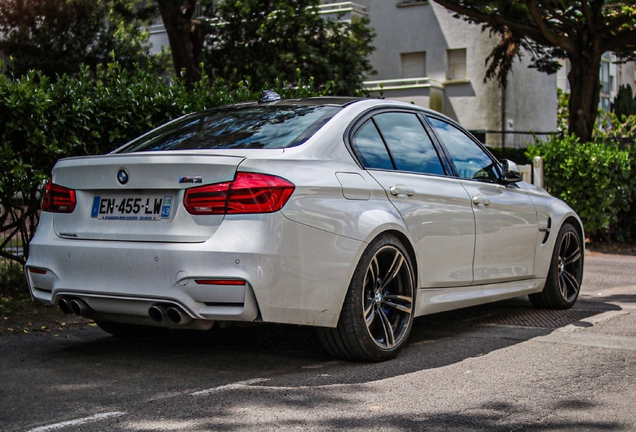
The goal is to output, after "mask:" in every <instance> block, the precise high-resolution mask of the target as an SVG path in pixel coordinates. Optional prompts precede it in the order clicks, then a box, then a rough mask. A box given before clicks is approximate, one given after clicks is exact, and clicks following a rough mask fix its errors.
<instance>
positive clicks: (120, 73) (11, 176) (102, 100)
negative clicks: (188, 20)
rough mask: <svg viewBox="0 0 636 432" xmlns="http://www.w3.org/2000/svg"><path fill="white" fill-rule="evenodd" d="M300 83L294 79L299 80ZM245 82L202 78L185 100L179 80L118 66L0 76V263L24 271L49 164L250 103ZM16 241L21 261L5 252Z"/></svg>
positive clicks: (284, 87) (296, 90) (301, 91)
mask: <svg viewBox="0 0 636 432" xmlns="http://www.w3.org/2000/svg"><path fill="white" fill-rule="evenodd" d="M299 81H300V79H299ZM313 86H314V83H313V81H312V80H311V79H310V80H308V81H307V85H302V84H300V83H298V84H297V85H290V84H288V83H287V82H282V81H276V82H275V86H274V88H273V89H274V90H276V91H278V92H280V93H281V95H283V96H284V97H306V96H316V95H317V93H316V92H315V91H313V90H312V87H313ZM251 88H252V87H251V86H249V85H248V83H245V82H239V83H237V84H236V85H234V86H232V89H229V88H228V86H227V85H226V83H225V82H224V81H222V80H215V81H212V80H210V79H209V77H208V76H207V75H205V73H204V74H203V78H202V79H201V81H199V82H198V83H196V85H195V87H194V89H193V91H191V92H188V91H187V90H186V86H185V84H184V83H183V81H181V80H175V81H174V82H173V83H172V85H170V86H168V85H165V84H164V83H163V82H162V80H161V78H158V77H157V76H156V75H154V74H153V73H151V72H148V71H145V70H144V69H142V68H138V69H136V70H135V71H128V70H126V69H124V68H123V67H122V66H121V65H119V64H117V63H111V64H109V65H107V66H106V67H105V68H103V69H98V70H97V79H94V78H93V77H92V75H91V74H90V73H89V70H88V69H87V68H84V69H82V70H81V71H80V72H79V74H78V75H77V77H69V76H68V75H62V76H61V77H59V79H58V80H57V81H55V82H52V81H50V80H49V79H48V78H47V77H46V76H43V75H41V74H39V73H36V72H29V73H28V74H26V75H25V76H23V77H20V78H18V79H15V80H10V79H8V78H7V77H6V76H4V75H0V159H1V160H2V161H3V162H2V168H3V169H2V171H1V172H0V206H1V207H2V209H1V211H0V224H1V226H2V234H1V235H0V257H4V258H6V259H9V260H13V261H16V262H18V263H21V264H24V262H25V259H26V256H28V243H29V240H30V239H31V237H32V234H33V233H34V232H35V227H36V226H37V223H38V220H39V218H38V209H39V193H40V188H41V186H42V184H43V182H44V181H45V180H46V179H47V178H48V177H49V176H50V173H51V169H52V168H53V165H54V164H55V162H56V161H57V160H58V159H59V158H62V157H67V156H77V155H86V154H101V153H107V152H110V151H112V150H113V149H115V148H117V147H119V146H120V145H122V144H124V143H125V142H127V141H129V140H130V139H132V138H135V137H137V136H139V135H141V134H142V133H144V132H147V131H148V130H150V129H152V128H154V127H156V126H158V125H160V124H162V123H165V122H167V121H169V120H171V119H173V118H175V117H178V116H181V115H183V114H186V113H189V112H194V111H200V110H204V109H207V108H212V107H215V106H219V105H226V104H231V103H238V102H245V101H250V100H251V101H254V100H257V99H258V97H259V96H260V92H254V91H253V90H251ZM15 238H18V239H19V240H20V243H21V244H22V245H23V248H24V256H21V255H20V254H18V253H15V252H11V251H7V250H5V249H4V246H5V245H6V244H8V243H9V242H10V241H12V240H14V239H15Z"/></svg>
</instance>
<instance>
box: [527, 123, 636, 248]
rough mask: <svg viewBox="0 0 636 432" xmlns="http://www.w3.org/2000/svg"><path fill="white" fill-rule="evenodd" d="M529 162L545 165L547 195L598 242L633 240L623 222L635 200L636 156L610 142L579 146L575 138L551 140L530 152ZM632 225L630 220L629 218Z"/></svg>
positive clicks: (579, 143)
mask: <svg viewBox="0 0 636 432" xmlns="http://www.w3.org/2000/svg"><path fill="white" fill-rule="evenodd" d="M527 154H528V156H529V157H531V158H532V157H534V156H541V157H543V159H544V169H545V172H544V180H545V184H546V185H547V189H548V191H549V192H550V193H551V194H552V195H554V196H556V197H559V198H561V199H562V200H564V201H565V202H567V203H568V204H569V205H570V206H571V207H572V208H573V209H574V210H575V211H576V212H577V213H578V214H579V216H580V217H581V220H582V221H583V224H584V226H585V230H586V233H587V234H588V235H589V236H590V237H592V238H593V239H596V240H608V239H614V240H619V241H627V240H633V239H634V234H636V232H635V231H630V230H631V229H632V227H630V224H629V223H628V222H629V221H627V220H625V219H626V216H627V215H628V214H629V211H630V208H633V206H634V201H635V200H636V176H635V175H634V174H635V173H636V171H634V170H635V169H636V160H635V156H636V152H635V151H634V149H633V147H631V148H620V147H619V145H618V144H616V143H614V142H610V143H607V142H605V141H603V140H596V141H592V142H587V143H581V142H580V141H579V139H578V138H577V137H574V136H572V135H566V136H564V137H557V136H554V137H552V138H550V139H548V140H546V141H542V142H538V143H537V144H535V145H533V146H530V147H529V148H528V152H527ZM628 219H629V220H631V219H632V218H628Z"/></svg>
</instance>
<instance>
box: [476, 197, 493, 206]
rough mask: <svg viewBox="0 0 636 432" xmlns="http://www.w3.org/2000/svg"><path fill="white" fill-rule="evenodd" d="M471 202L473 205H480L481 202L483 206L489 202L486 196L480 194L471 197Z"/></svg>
mask: <svg viewBox="0 0 636 432" xmlns="http://www.w3.org/2000/svg"><path fill="white" fill-rule="evenodd" d="M473 204H475V205H480V204H483V205H485V206H487V205H488V204H490V200H489V199H488V198H486V197H483V196H481V195H477V196H474V197H473Z"/></svg>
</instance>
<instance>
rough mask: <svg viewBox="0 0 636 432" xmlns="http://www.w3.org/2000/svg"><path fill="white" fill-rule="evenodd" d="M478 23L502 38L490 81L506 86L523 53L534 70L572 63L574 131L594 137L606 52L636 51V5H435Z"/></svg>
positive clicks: (481, 0) (502, 1)
mask: <svg viewBox="0 0 636 432" xmlns="http://www.w3.org/2000/svg"><path fill="white" fill-rule="evenodd" d="M434 1H435V2H436V3H439V4H440V5H442V6H444V7H446V8H447V9H449V10H451V11H454V12H456V13H457V14H458V15H457V16H458V17H460V16H461V17H463V19H465V20H466V21H469V22H472V23H481V24H483V25H484V28H485V29H488V30H490V31H491V33H493V34H497V35H499V36H500V37H501V41H500V43H499V45H498V46H496V47H495V48H494V49H493V51H492V53H491V54H490V56H489V57H488V59H487V61H488V62H489V67H488V70H487V73H486V78H487V79H490V78H493V77H495V76H497V78H498V79H499V81H500V83H501V84H502V85H505V78H506V76H507V73H508V72H509V71H510V69H511V67H512V63H513V60H514V58H515V57H519V56H521V54H522V49H525V50H526V52H528V53H530V55H531V56H532V64H531V67H535V68H537V69H538V70H540V71H542V72H546V73H555V72H556V71H557V70H558V69H559V67H560V65H559V63H558V61H557V59H564V58H567V59H568V60H569V61H570V65H571V68H572V69H571V71H570V73H569V74H568V81H569V83H570V89H571V96H570V102H569V121H568V127H569V132H570V133H572V134H575V135H576V136H578V137H579V138H580V139H581V140H582V141H584V142H585V141H589V140H590V139H591V138H592V132H593V130H594V122H595V120H596V117H597V115H598V102H599V92H600V88H601V84H600V78H599V70H600V67H601V57H602V55H603V53H604V52H607V51H612V52H614V53H616V54H617V55H618V56H619V58H621V59H623V60H628V59H634V57H635V51H636V6H635V5H634V3H633V2H631V1H630V2H624V1H617V0H434Z"/></svg>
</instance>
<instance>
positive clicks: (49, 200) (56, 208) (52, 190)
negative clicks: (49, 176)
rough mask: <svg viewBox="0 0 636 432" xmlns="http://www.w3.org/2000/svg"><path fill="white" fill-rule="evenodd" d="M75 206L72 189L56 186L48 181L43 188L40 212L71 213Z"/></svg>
mask: <svg viewBox="0 0 636 432" xmlns="http://www.w3.org/2000/svg"><path fill="white" fill-rule="evenodd" d="M76 204H77V200H76V199H75V191H74V190H73V189H69V188H65V187H64V186H60V185H56V184H55V183H53V182H52V181H50V180H49V182H48V183H47V184H46V186H44V195H43V196H42V210H44V211H48V212H53V213H73V210H75V205H76Z"/></svg>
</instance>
